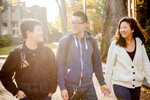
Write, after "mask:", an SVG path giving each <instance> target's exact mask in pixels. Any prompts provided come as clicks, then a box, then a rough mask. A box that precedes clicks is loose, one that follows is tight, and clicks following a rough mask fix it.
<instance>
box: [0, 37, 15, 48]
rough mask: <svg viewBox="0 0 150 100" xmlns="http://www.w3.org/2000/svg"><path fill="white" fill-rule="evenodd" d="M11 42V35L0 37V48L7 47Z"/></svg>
mask: <svg viewBox="0 0 150 100" xmlns="http://www.w3.org/2000/svg"><path fill="white" fill-rule="evenodd" d="M11 42H12V38H11V35H1V36H0V47H5V46H9V45H10V44H11Z"/></svg>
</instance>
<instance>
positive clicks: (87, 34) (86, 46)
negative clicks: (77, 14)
mask: <svg viewBox="0 0 150 100" xmlns="http://www.w3.org/2000/svg"><path fill="white" fill-rule="evenodd" d="M71 34H72V35H73V36H74V40H75V45H76V47H77V48H78V43H77V37H76V35H75V34H73V32H71ZM91 36H92V34H91V33H90V32H89V31H86V30H84V36H83V37H82V38H83V39H84V42H85V48H86V49H88V45H87V38H90V37H91Z"/></svg>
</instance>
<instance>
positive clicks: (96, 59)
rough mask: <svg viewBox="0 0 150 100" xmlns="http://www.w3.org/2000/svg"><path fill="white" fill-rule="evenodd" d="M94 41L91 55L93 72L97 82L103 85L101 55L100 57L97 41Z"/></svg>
mask: <svg viewBox="0 0 150 100" xmlns="http://www.w3.org/2000/svg"><path fill="white" fill-rule="evenodd" d="M94 42H95V49H94V54H93V55H92V56H93V60H92V61H93V67H94V72H95V75H96V78H97V80H98V82H99V84H100V85H101V86H103V85H104V84H105V82H104V76H103V69H102V63H101V57H100V50H99V48H98V43H97V41H96V40H94Z"/></svg>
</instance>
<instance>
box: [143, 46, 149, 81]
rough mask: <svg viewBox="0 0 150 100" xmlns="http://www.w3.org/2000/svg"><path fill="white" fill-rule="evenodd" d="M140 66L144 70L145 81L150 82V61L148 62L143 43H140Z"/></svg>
mask: <svg viewBox="0 0 150 100" xmlns="http://www.w3.org/2000/svg"><path fill="white" fill-rule="evenodd" d="M142 67H143V69H144V72H145V77H146V79H147V83H148V84H150V62H149V59H148V56H147V53H146V50H145V46H144V45H142Z"/></svg>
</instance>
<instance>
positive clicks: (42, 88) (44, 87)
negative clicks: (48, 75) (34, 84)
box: [39, 81, 49, 94]
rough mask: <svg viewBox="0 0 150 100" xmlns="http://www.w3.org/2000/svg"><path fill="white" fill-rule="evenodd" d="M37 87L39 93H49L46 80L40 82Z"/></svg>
mask: <svg viewBox="0 0 150 100" xmlns="http://www.w3.org/2000/svg"><path fill="white" fill-rule="evenodd" d="M39 88H40V94H48V93H49V86H48V81H43V82H40V83H39Z"/></svg>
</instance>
